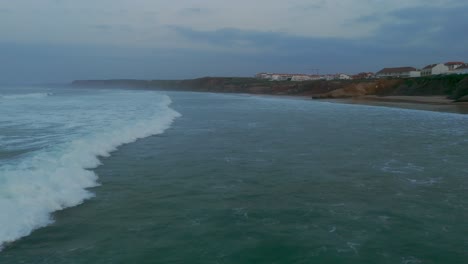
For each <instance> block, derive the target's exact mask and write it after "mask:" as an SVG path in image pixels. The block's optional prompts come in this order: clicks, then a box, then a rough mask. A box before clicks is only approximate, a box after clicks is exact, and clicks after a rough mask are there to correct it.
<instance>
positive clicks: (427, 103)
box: [315, 95, 468, 115]
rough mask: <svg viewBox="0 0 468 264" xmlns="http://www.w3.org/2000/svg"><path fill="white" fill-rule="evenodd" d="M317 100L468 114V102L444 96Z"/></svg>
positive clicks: (371, 96) (370, 96)
mask: <svg viewBox="0 0 468 264" xmlns="http://www.w3.org/2000/svg"><path fill="white" fill-rule="evenodd" d="M315 100H317V101H323V102H329V103H338V104H355V105H369V106H381V107H391V108H400V109H412V110H423V111H433V112H442V113H455V114H465V115H466V114H468V103H466V102H460V103H457V102H453V101H451V100H450V99H447V98H445V97H443V96H373V95H369V96H363V97H352V98H340V99H315Z"/></svg>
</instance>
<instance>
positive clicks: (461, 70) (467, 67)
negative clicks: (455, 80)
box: [451, 64, 468, 74]
mask: <svg viewBox="0 0 468 264" xmlns="http://www.w3.org/2000/svg"><path fill="white" fill-rule="evenodd" d="M451 72H452V73H453V74H468V64H464V65H462V66H460V67H458V68H456V69H455V70H453V71H451Z"/></svg>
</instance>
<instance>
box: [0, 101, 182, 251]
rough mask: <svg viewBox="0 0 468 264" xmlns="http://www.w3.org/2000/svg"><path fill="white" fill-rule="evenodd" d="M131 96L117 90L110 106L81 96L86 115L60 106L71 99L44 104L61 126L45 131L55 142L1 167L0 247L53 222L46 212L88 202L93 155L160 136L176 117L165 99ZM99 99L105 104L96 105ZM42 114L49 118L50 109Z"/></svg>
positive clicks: (94, 183)
mask: <svg viewBox="0 0 468 264" xmlns="http://www.w3.org/2000/svg"><path fill="white" fill-rule="evenodd" d="M116 93H117V94H118V92H116ZM137 94H138V93H137ZM131 96H132V93H130V92H121V94H120V95H119V96H118V98H116V99H115V100H116V102H112V99H113V98H112V95H106V96H105V97H97V98H96V97H95V98H91V99H89V98H87V100H86V98H85V99H83V102H82V103H83V105H84V107H83V109H85V110H86V111H88V112H84V113H82V112H80V111H78V110H76V109H74V108H71V109H68V110H67V109H66V108H65V107H64V106H68V107H72V106H73V103H74V102H76V99H70V100H72V101H68V102H63V101H66V100H65V99H62V100H60V101H55V102H54V101H51V102H48V104H47V105H50V104H52V105H54V104H55V105H60V107H61V108H62V112H65V113H61V114H59V113H57V116H55V117H49V119H54V118H55V119H54V121H55V123H56V124H59V123H63V126H62V129H61V130H60V129H58V128H54V130H50V133H54V131H55V133H57V137H56V139H55V140H54V141H53V142H52V141H51V142H49V145H47V146H46V147H44V148H43V149H41V150H40V151H36V152H34V153H31V154H30V155H29V156H27V157H26V158H24V159H22V160H20V161H19V162H15V163H10V164H2V163H0V246H1V245H2V244H5V243H8V242H12V241H15V240H17V239H19V238H21V237H24V236H27V235H29V234H30V233H31V232H32V231H33V230H35V229H37V228H41V227H44V226H46V225H48V224H50V223H52V222H53V219H52V218H51V213H53V212H55V211H57V210H61V209H64V208H67V207H72V206H76V205H78V204H80V203H82V202H83V201H84V200H86V199H89V198H91V197H92V196H93V194H92V193H91V192H90V191H88V190H87V188H90V187H94V186H97V185H98V182H97V175H96V174H95V173H94V172H93V171H90V170H88V169H92V168H95V167H97V166H98V165H99V164H100V161H99V159H98V157H100V156H108V155H110V153H111V152H112V151H114V150H115V149H116V148H117V147H118V146H120V145H122V144H126V143H131V142H134V141H135V140H137V139H140V138H144V137H148V136H151V135H155V134H160V133H163V132H164V131H165V130H166V129H167V128H169V127H170V125H171V123H172V122H173V120H174V119H175V118H177V117H178V116H180V114H179V113H177V112H176V111H174V110H172V109H171V108H169V105H170V104H171V100H170V98H169V97H167V96H160V95H157V96H156V95H154V94H153V93H149V94H143V95H139V96H138V97H137V98H132V97H131ZM102 99H107V100H108V101H107V102H105V103H101V104H98V102H100V101H101V100H102ZM73 100H74V101H73ZM89 101H91V103H90V102H89ZM123 102H126V103H127V105H125V104H124V103H123ZM45 106H46V104H44V106H43V107H45ZM130 106H131V107H130ZM92 107H94V110H93V111H91V112H89V108H92ZM52 109H53V108H52ZM0 110H1V109H0ZM44 111H46V112H47V113H49V114H53V112H52V111H51V109H49V108H47V109H46V110H44ZM83 111H84V110H83ZM42 114H44V113H42ZM41 116H42V115H41ZM36 118H37V120H41V119H40V117H39V116H37V117H36ZM112 118H114V120H111V119H112ZM20 119H21V118H20ZM45 120H46V119H44V120H42V121H39V122H43V121H45ZM81 123H85V124H87V126H82V125H80V124H81ZM70 124H73V125H70ZM0 128H1V127H0ZM57 131H59V132H57ZM72 132H73V133H72ZM66 133H69V134H66ZM0 250H1V248H0Z"/></svg>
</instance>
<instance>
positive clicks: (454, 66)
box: [445, 61, 465, 71]
mask: <svg viewBox="0 0 468 264" xmlns="http://www.w3.org/2000/svg"><path fill="white" fill-rule="evenodd" d="M445 66H447V67H448V68H449V71H453V70H456V69H458V68H460V67H462V66H465V63H464V62H461V61H449V62H446V63H445Z"/></svg>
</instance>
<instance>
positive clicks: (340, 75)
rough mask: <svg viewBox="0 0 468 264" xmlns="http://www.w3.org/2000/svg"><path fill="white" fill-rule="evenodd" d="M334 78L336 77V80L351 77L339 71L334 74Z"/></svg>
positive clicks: (349, 78)
mask: <svg viewBox="0 0 468 264" xmlns="http://www.w3.org/2000/svg"><path fill="white" fill-rule="evenodd" d="M336 79H338V80H351V79H352V77H351V76H349V75H347V74H344V73H340V74H337V75H336Z"/></svg>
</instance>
